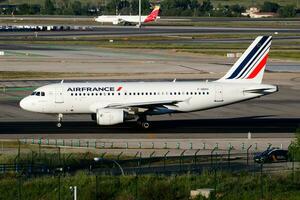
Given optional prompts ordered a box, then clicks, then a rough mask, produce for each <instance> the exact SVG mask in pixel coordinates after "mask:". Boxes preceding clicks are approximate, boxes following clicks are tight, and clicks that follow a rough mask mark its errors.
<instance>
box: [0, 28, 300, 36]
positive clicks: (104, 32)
mask: <svg viewBox="0 0 300 200" xmlns="http://www.w3.org/2000/svg"><path fill="white" fill-rule="evenodd" d="M274 32H278V33H300V29H299V28H260V27H259V28H235V27H190V26H147V27H143V28H141V29H139V28H137V27H123V26H97V27H93V30H86V31H52V32H49V31H45V32H0V38H1V37H2V38H3V37H25V36H34V37H36V36H37V37H52V36H53V37H54V36H55V37H57V36H138V35H176V34H200V33H222V34H224V33H246V34H248V33H265V34H273V33H274Z"/></svg>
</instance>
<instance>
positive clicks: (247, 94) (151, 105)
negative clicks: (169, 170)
mask: <svg viewBox="0 0 300 200" xmlns="http://www.w3.org/2000/svg"><path fill="white" fill-rule="evenodd" d="M271 39H272V37H271V36H259V37H257V38H256V39H255V40H254V42H253V43H252V44H251V45H250V46H249V47H248V49H247V50H246V51H245V52H244V54H243V55H242V56H241V57H240V58H239V59H238V60H237V62H236V63H235V64H234V65H233V66H232V68H231V69H230V70H229V71H228V72H227V74H226V75H225V76H224V77H222V78H221V79H219V80H216V81H211V82H209V81H205V82H200V81H184V82H176V81H173V82H112V83H107V82H95V83H64V82H63V81H62V82H61V83H57V84H50V85H46V86H43V87H40V88H38V89H36V90H35V91H34V92H33V93H32V94H31V95H30V96H27V97H25V98H24V99H22V100H21V102H20V106H21V108H23V109H24V110H27V111H32V112H39V113H53V114H57V115H58V123H57V126H58V127H61V125H62V124H61V122H62V119H63V114H90V115H91V116H92V119H93V120H95V121H96V122H97V124H98V125H115V124H119V123H123V122H125V121H127V120H133V119H137V122H138V124H139V125H140V126H141V127H142V128H149V126H150V124H149V122H148V121H147V116H148V115H162V114H170V113H180V112H193V111H201V110H207V109H211V108H216V107H221V106H225V105H229V104H233V103H237V102H241V101H245V100H249V99H253V98H257V97H260V96H264V95H268V94H271V93H274V92H277V91H278V88H277V86H274V85H267V84H262V78H263V74H264V71H265V67H266V63H267V59H268V53H269V50H270V46H271Z"/></svg>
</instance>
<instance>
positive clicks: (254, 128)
mask: <svg viewBox="0 0 300 200" xmlns="http://www.w3.org/2000/svg"><path fill="white" fill-rule="evenodd" d="M299 125H300V118H274V119H270V118H259V117H258V118H256V117H253V118H251V117H250V118H233V119H230V118H229V119H199V120H196V119H193V120H164V121H153V122H151V128H150V129H146V130H144V129H140V128H138V127H137V125H136V123H135V122H127V123H125V124H121V125H117V126H98V125H97V124H96V123H94V122H92V121H75V122H70V121H67V122H64V123H63V127H61V128H57V127H56V123H55V121H52V122H49V121H38V122H32V121H31V122H25V121H24V122H0V134H1V135H0V137H2V136H4V137H5V135H10V134H18V135H25V136H26V134H38V135H41V134H70V136H71V137H73V136H74V135H73V134H81V135H84V134H108V135H109V134H149V133H151V134H157V135H159V134H168V135H172V134H174V136H176V135H177V136H179V135H181V134H185V133H186V134H190V133H192V134H195V133H196V134H202V133H205V136H208V137H209V135H211V137H214V136H215V134H218V133H222V134H224V133H225V134H224V137H228V136H230V137H241V133H243V134H242V135H243V137H244V136H245V133H248V132H251V133H253V134H254V136H255V137H270V136H271V137H288V138H289V137H292V136H293V132H295V131H296V129H297V128H298V127H299ZM3 134H4V135H3ZM226 134H228V135H226ZM198 136H199V135H198ZM67 137H69V136H67Z"/></svg>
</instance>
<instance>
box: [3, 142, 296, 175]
mask: <svg viewBox="0 0 300 200" xmlns="http://www.w3.org/2000/svg"><path fill="white" fill-rule="evenodd" d="M53 141H54V145H53V144H51V142H52V141H50V140H49V145H43V143H42V140H38V141H37V143H36V141H35V140H31V141H30V144H28V141H26V142H25V141H24V140H23V141H18V142H15V143H14V144H9V145H7V146H3V144H2V154H1V156H0V173H2V174H4V173H8V172H15V173H22V174H26V175H28V176H30V175H39V174H41V175H43V174H56V173H61V172H63V173H75V172H77V171H80V170H86V171H90V172H93V173H97V174H102V175H120V174H122V173H124V174H128V175H130V174H167V175H171V174H184V173H202V172H203V171H212V170H218V171H230V172H241V171H248V172H250V171H251V172H258V171H260V170H261V166H260V164H258V163H256V162H254V159H253V157H254V156H255V155H256V153H257V149H256V148H255V147H254V148H253V146H252V145H250V146H247V147H241V150H239V151H237V150H236V149H234V147H233V146H230V145H229V146H228V149H220V148H219V147H218V145H216V146H215V147H214V148H212V149H207V148H202V149H192V148H189V149H178V148H177V147H176V148H175V153H174V149H170V148H165V147H163V148H162V149H151V148H150V149H141V148H139V147H137V148H135V149H131V154H130V155H127V154H126V153H128V152H127V151H126V149H114V148H112V149H106V148H104V149H103V148H102V147H101V148H100V149H97V148H87V147H89V143H86V144H84V148H83V147H82V146H80V144H79V145H78V146H76V147H75V149H74V148H71V147H67V146H66V143H64V142H63V141H60V142H61V143H60V142H59V141H58V140H53ZM47 143H48V142H47V141H46V144H47ZM61 145H64V146H61ZM93 145H95V143H93ZM95 146H96V147H97V145H95ZM270 146H271V145H269V147H270ZM77 147H81V148H77ZM116 150H117V151H116ZM111 151H113V152H114V155H112V154H111ZM145 151H147V153H145ZM116 153H117V154H116ZM298 167H299V163H298V162H297V160H294V159H291V160H290V162H282V163H280V162H279V163H272V164H268V163H266V164H264V166H263V169H264V170H265V171H267V172H273V171H282V170H294V169H297V168H298Z"/></svg>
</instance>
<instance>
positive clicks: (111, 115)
mask: <svg viewBox="0 0 300 200" xmlns="http://www.w3.org/2000/svg"><path fill="white" fill-rule="evenodd" d="M96 117H97V124H99V125H115V124H120V123H123V122H124V119H125V112H124V110H122V109H108V108H103V109H98V110H97V113H96Z"/></svg>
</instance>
